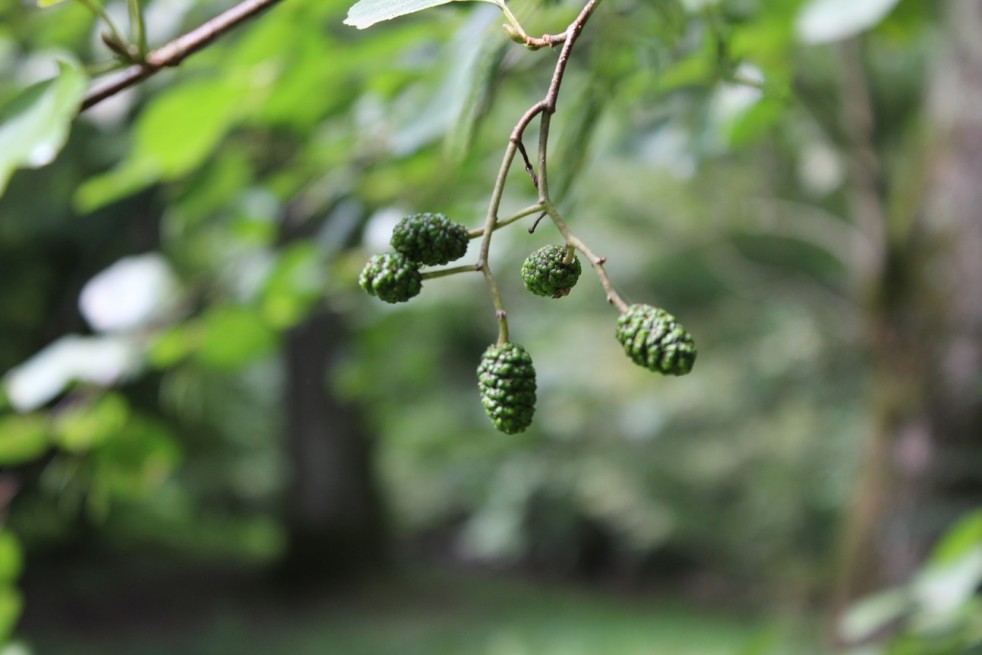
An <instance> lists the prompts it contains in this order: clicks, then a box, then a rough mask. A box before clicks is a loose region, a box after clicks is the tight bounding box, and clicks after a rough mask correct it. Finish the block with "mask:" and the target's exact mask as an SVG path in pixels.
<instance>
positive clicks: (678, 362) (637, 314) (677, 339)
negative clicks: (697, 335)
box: [617, 305, 696, 375]
mask: <svg viewBox="0 0 982 655" xmlns="http://www.w3.org/2000/svg"><path fill="white" fill-rule="evenodd" d="M617 340H618V341H620V343H621V345H622V346H624V352H626V353H627V355H628V357H630V358H631V359H632V360H633V361H634V363H635V364H638V365H639V366H644V367H645V368H648V369H651V370H652V371H657V372H658V373H664V374H666V375H685V374H686V373H688V372H689V371H691V370H692V365H693V364H694V363H695V361H696V345H695V343H694V342H693V340H692V335H691V334H689V333H688V332H687V331H686V329H685V328H684V327H682V326H681V325H680V324H679V323H678V322H676V320H675V317H674V316H672V315H671V314H669V313H668V312H666V311H665V310H664V309H659V308H657V307H652V306H651V305H631V306H630V307H628V309H627V311H626V312H624V313H623V314H621V316H620V318H618V319H617Z"/></svg>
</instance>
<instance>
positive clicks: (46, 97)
mask: <svg viewBox="0 0 982 655" xmlns="http://www.w3.org/2000/svg"><path fill="white" fill-rule="evenodd" d="M58 69H59V72H58V75H57V76H56V77H53V78H52V79H50V80H45V81H44V82H38V83H37V84H32V85H31V86H29V87H27V88H26V89H24V90H23V91H21V92H20V93H18V94H17V95H15V96H14V97H13V98H11V99H10V100H9V101H8V102H6V103H4V104H3V105H2V106H0V194H2V193H3V191H4V189H5V188H6V187H7V182H8V181H9V180H10V176H11V175H13V173H14V171H15V170H16V169H18V168H39V167H41V166H44V165H46V164H49V163H50V162H51V161H52V160H53V159H54V158H55V155H57V154H58V152H59V151H60V150H61V149H62V147H63V146H64V145H65V141H66V140H67V138H68V131H69V129H70V127H71V124H72V120H74V118H75V114H76V112H77V111H78V104H79V101H80V100H81V99H82V95H83V94H84V93H85V89H86V85H87V83H88V78H86V76H85V73H83V72H82V71H81V70H80V69H78V68H76V67H75V66H72V65H71V64H68V63H65V62H59V64H58Z"/></svg>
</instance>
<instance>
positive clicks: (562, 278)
mask: <svg viewBox="0 0 982 655" xmlns="http://www.w3.org/2000/svg"><path fill="white" fill-rule="evenodd" d="M565 257H566V248H565V247H564V246H546V247H544V248H539V249H538V250H536V251H535V252H533V253H532V254H531V255H529V256H528V258H527V259H526V260H525V263H524V264H522V280H524V281H525V288H526V289H528V290H529V291H531V292H532V293H534V294H535V295H537V296H551V297H553V298H562V297H563V296H565V295H567V294H568V293H569V291H570V289H572V288H573V286H574V285H575V284H576V281H577V280H578V279H579V278H580V273H581V272H582V270H583V269H582V267H581V266H580V260H579V259H577V258H576V255H573V259H572V260H570V262H569V264H564V263H563V259H564V258H565Z"/></svg>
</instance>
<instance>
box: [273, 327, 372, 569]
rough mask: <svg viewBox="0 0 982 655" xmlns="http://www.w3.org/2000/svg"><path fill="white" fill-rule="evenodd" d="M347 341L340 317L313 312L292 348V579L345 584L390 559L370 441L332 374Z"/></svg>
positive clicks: (294, 335) (288, 561) (294, 334)
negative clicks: (335, 390)
mask: <svg viewBox="0 0 982 655" xmlns="http://www.w3.org/2000/svg"><path fill="white" fill-rule="evenodd" d="M346 342H347V339H346V336H345V330H344V327H343V325H342V322H341V319H340V317H339V316H337V315H336V314H333V313H330V312H320V313H315V314H313V315H311V316H310V317H308V318H307V319H306V320H305V321H304V322H303V323H301V324H300V325H298V326H297V327H295V328H294V329H293V330H292V331H291V332H290V334H289V335H288V337H287V345H286V364H287V373H286V375H287V379H286V399H285V402H286V408H287V437H288V448H289V453H290V463H291V465H292V473H293V479H292V483H291V486H290V491H289V496H288V507H287V517H288V522H289V523H288V524H289V547H288V550H287V555H286V558H285V560H284V564H285V567H284V569H285V572H286V573H287V574H288V576H289V577H290V578H292V579H293V580H300V581H303V580H312V581H314V580H325V579H342V578H350V577H353V576H358V575H361V574H363V573H365V572H366V571H371V570H372V569H374V568H375V567H377V566H378V565H379V564H380V563H381V562H382V561H383V559H384V555H385V552H384V543H385V535H386V531H385V523H384V520H383V512H382V507H381V502H380V498H379V493H378V489H377V485H376V479H375V475H374V469H373V463H372V440H371V437H370V435H369V434H368V433H367V431H366V429H365V426H364V424H363V421H362V420H361V419H362V417H361V415H360V412H359V411H358V408H356V407H353V406H351V405H349V404H346V403H344V402H342V401H341V400H339V399H338V398H337V396H336V394H334V393H332V392H331V390H330V388H329V385H328V372H329V370H330V368H331V366H332V364H333V362H334V361H336V359H337V357H338V356H339V355H340V354H341V353H342V351H343V348H344V344H345V343H346Z"/></svg>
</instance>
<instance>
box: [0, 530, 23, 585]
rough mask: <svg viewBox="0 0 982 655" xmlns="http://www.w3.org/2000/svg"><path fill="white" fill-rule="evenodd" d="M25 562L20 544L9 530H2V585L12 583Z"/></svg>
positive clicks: (0, 575) (0, 565)
mask: <svg viewBox="0 0 982 655" xmlns="http://www.w3.org/2000/svg"><path fill="white" fill-rule="evenodd" d="M23 564H24V556H23V554H22V553H21V548H20V544H19V543H18V542H17V537H15V536H14V535H13V534H11V532H10V531H9V530H3V531H0V585H7V584H10V583H12V582H13V581H14V580H16V579H17V576H19V575H20V570H21V567H22V566H23Z"/></svg>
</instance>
